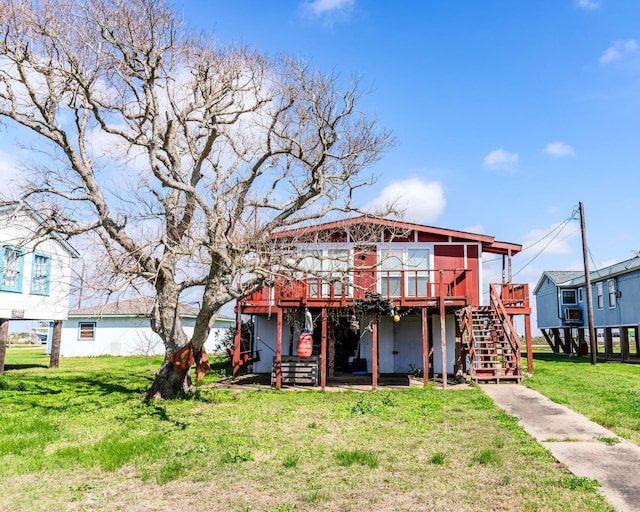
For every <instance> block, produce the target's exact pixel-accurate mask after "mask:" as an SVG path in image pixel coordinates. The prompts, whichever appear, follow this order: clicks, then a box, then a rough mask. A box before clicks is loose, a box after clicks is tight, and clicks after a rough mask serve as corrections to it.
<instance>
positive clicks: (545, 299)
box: [536, 277, 563, 329]
mask: <svg viewBox="0 0 640 512" xmlns="http://www.w3.org/2000/svg"><path fill="white" fill-rule="evenodd" d="M544 279H545V281H544V282H543V283H542V284H541V285H540V286H539V288H538V290H537V291H536V312H537V316H538V327H539V328H541V329H551V328H554V327H562V325H563V324H562V320H561V318H560V315H559V308H558V287H557V285H556V284H555V283H554V282H553V281H552V280H551V279H549V278H548V277H545V278H544Z"/></svg>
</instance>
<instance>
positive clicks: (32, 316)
mask: <svg viewBox="0 0 640 512" xmlns="http://www.w3.org/2000/svg"><path fill="white" fill-rule="evenodd" d="M78 256H79V255H78V253H77V252H76V250H75V249H74V248H73V247H71V245H69V243H68V242H66V241H65V240H64V239H63V238H62V237H60V235H58V234H57V233H55V232H52V231H51V230H50V229H49V228H48V227H47V226H46V224H45V222H44V220H43V219H42V218H41V217H40V216H39V215H38V214H37V212H35V211H34V210H33V209H32V208H30V207H29V206H28V205H27V204H26V203H24V202H12V203H6V202H5V203H3V202H0V321H7V320H9V321H10V320H50V321H56V320H64V319H65V318H67V313H68V309H69V292H70V287H71V264H72V261H73V260H74V259H75V258H78Z"/></svg>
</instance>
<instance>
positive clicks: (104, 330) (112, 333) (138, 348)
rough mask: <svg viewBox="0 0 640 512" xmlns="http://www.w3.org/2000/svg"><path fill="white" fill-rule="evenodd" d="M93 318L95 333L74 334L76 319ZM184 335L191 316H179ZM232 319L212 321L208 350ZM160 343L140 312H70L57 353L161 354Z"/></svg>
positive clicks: (192, 322) (188, 331) (192, 321)
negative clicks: (106, 314) (89, 336)
mask: <svg viewBox="0 0 640 512" xmlns="http://www.w3.org/2000/svg"><path fill="white" fill-rule="evenodd" d="M86 322H94V323H95V324H96V326H95V337H94V338H93V339H91V340H83V339H80V338H79V336H78V333H79V325H80V323H86ZM182 322H183V327H184V330H185V333H186V334H187V336H191V334H193V328H194V325H195V319H191V318H185V319H183V320H182ZM233 325H234V322H233V321H232V320H229V321H225V322H221V321H220V320H217V321H216V324H215V326H214V328H213V329H211V333H210V334H209V337H208V338H207V341H206V342H205V350H206V351H207V352H208V353H212V352H215V351H217V350H218V349H219V347H218V343H219V341H220V338H221V336H222V335H223V333H224V330H225V329H226V328H227V327H230V326H233ZM164 352H165V349H164V344H163V343H162V340H161V339H160V337H159V336H158V335H157V334H156V333H154V332H153V331H152V330H151V327H150V325H149V319H148V318H147V317H144V316H131V317H126V316H125V317H111V318H108V317H102V318H99V317H96V316H80V315H77V316H76V315H74V316H71V317H69V319H68V320H65V321H63V322H62V335H61V341H60V355H61V356H63V357H86V356H100V355H112V356H132V355H163V354H164Z"/></svg>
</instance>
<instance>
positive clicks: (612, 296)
mask: <svg viewBox="0 0 640 512" xmlns="http://www.w3.org/2000/svg"><path fill="white" fill-rule="evenodd" d="M607 288H608V291H609V307H610V308H615V307H616V301H617V298H618V291H617V290H616V280H615V279H607Z"/></svg>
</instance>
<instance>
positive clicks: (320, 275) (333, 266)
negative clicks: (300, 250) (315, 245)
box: [300, 249, 351, 298]
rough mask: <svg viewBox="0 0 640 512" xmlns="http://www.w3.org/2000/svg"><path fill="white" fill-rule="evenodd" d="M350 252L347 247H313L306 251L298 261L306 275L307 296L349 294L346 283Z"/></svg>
mask: <svg viewBox="0 0 640 512" xmlns="http://www.w3.org/2000/svg"><path fill="white" fill-rule="evenodd" d="M350 259H351V256H350V252H349V250H348V249H314V250H312V251H308V252H306V254H305V256H304V257H303V258H302V260H301V261H300V268H301V269H302V270H304V271H305V272H308V275H307V278H306V279H307V294H308V296H309V297H315V298H320V297H329V296H331V293H332V292H333V296H334V297H342V296H343V295H349V293H350V288H349V286H348V283H349V282H350V278H349V272H348V271H349V267H350Z"/></svg>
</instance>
